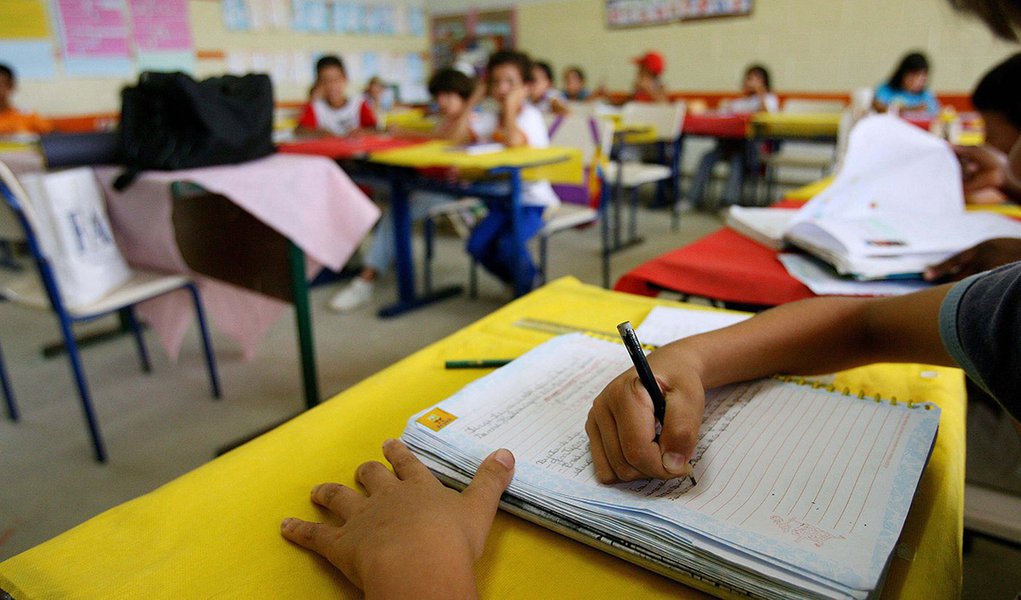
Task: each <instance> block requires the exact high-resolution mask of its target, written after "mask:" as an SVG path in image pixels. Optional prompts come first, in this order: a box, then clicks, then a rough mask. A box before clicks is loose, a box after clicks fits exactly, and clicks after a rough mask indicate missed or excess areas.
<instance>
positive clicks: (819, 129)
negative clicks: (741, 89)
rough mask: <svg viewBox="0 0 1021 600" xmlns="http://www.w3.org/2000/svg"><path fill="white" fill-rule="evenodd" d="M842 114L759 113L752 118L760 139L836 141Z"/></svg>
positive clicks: (755, 131)
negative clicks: (823, 139)
mask: <svg viewBox="0 0 1021 600" xmlns="http://www.w3.org/2000/svg"><path fill="white" fill-rule="evenodd" d="M841 116H842V115H841V114H840V113H782V112H781V113H765V112H763V113H758V114H756V115H755V116H754V117H752V123H751V125H752V131H753V132H754V134H755V135H756V136H758V137H767V138H768V137H793V138H799V137H800V138H817V137H832V138H834V139H836V137H837V131H838V130H839V129H840V118H841Z"/></svg>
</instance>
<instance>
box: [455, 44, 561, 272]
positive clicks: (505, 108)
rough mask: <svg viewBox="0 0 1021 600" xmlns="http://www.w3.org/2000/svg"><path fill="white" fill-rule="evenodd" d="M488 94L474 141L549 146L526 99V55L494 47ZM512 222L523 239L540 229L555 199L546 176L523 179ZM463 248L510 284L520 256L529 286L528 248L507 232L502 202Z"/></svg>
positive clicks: (539, 119) (474, 129) (528, 74)
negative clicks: (515, 219)
mask: <svg viewBox="0 0 1021 600" xmlns="http://www.w3.org/2000/svg"><path fill="white" fill-rule="evenodd" d="M486 73H487V77H488V82H489V94H490V97H491V99H492V100H493V102H492V103H491V105H490V106H488V107H484V111H483V112H482V114H480V115H479V118H478V119H477V120H476V121H475V122H474V123H473V124H472V134H473V135H474V137H475V140H476V141H477V142H499V143H501V144H504V145H505V146H508V147H518V146H531V147H533V148H546V147H548V146H549V132H548V130H547V129H546V123H545V121H544V120H543V118H542V113H540V112H539V109H537V108H535V107H534V106H532V105H531V104H528V102H527V99H528V84H529V82H530V81H531V78H532V61H531V59H529V58H528V55H527V54H524V53H521V52H514V51H501V52H496V53H494V54H493V55H492V56H490V58H489V64H488V66H487V67H486ZM521 204H522V207H521V211H520V214H519V221H518V225H519V228H520V231H521V234H522V239H523V240H528V239H530V238H531V237H532V236H534V235H535V234H536V233H538V232H539V229H541V228H542V223H543V221H542V215H543V212H544V211H545V210H546V208H548V207H555V206H557V205H559V204H560V199H559V198H557V195H556V193H554V191H553V187H552V186H551V185H550V184H549V182H548V181H534V182H526V183H525V184H524V189H523V190H522V195H521ZM468 252H469V253H470V254H471V255H472V256H473V257H475V259H476V260H478V261H479V262H480V263H481V264H482V266H483V267H485V268H486V270H488V271H489V272H490V273H492V274H493V275H495V276H497V277H498V278H500V279H501V280H502V281H504V282H506V283H513V282H514V281H515V280H516V278H515V277H514V268H515V264H516V263H517V260H518V259H520V261H521V268H522V270H523V271H524V273H523V278H524V280H525V281H526V282H528V286H529V287H531V285H532V284H533V282H534V281H535V275H536V268H535V264H534V263H533V262H532V257H531V255H530V253H529V252H528V249H527V248H525V247H523V246H519V245H518V244H516V243H515V240H514V236H513V232H512V231H511V213H510V210H509V207H507V206H506V205H504V204H494V205H492V206H490V207H489V214H488V215H486V217H485V218H484V219H483V220H482V221H481V222H479V224H478V225H476V226H475V229H474V230H473V231H472V234H471V237H470V238H469V239H468Z"/></svg>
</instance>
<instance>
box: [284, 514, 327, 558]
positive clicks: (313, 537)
mask: <svg viewBox="0 0 1021 600" xmlns="http://www.w3.org/2000/svg"><path fill="white" fill-rule="evenodd" d="M280 534H281V535H283V536H284V539H286V540H288V541H290V542H294V543H295V544H298V545H299V546H301V547H302V548H308V549H309V550H311V551H313V552H315V553H317V554H319V555H320V556H324V557H328V556H329V553H330V549H331V546H332V544H333V543H334V542H335V541H336V540H337V538H339V537H340V529H339V528H337V527H332V526H330V525H325V524H323V523H310V522H308V521H302V520H301V519H294V518H288V519H284V522H283V523H281V524H280Z"/></svg>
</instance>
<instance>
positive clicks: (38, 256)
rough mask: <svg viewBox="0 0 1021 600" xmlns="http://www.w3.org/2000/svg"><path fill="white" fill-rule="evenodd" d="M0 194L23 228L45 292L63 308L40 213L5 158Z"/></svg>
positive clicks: (22, 235)
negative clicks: (40, 233)
mask: <svg viewBox="0 0 1021 600" xmlns="http://www.w3.org/2000/svg"><path fill="white" fill-rule="evenodd" d="M0 198H2V202H0V204H3V208H4V209H5V210H6V211H7V212H8V214H10V216H11V217H12V218H13V219H14V220H15V221H16V222H17V223H18V225H19V227H20V229H21V239H22V240H23V241H24V242H25V244H26V245H27V246H28V249H29V252H30V253H31V254H32V258H33V259H34V260H35V263H36V267H37V268H38V270H39V277H40V280H41V281H42V282H43V285H44V287H45V288H46V295H47V296H48V297H49V300H50V303H51V304H52V305H53V306H54V308H55V309H58V310H62V308H63V303H62V302H61V300H60V294H59V292H58V291H57V285H56V277H55V276H54V275H53V269H52V267H51V266H50V262H49V260H47V258H46V254H45V253H44V252H43V249H42V246H41V245H40V243H39V239H38V238H37V237H36V234H35V226H34V223H37V222H38V217H37V216H36V214H35V210H34V208H33V206H32V201H31V200H30V199H29V197H28V192H26V191H25V188H24V187H22V185H21V182H20V181H18V178H17V177H15V175H14V172H13V171H11V169H10V168H9V167H8V166H7V165H6V164H4V163H3V162H2V161H0Z"/></svg>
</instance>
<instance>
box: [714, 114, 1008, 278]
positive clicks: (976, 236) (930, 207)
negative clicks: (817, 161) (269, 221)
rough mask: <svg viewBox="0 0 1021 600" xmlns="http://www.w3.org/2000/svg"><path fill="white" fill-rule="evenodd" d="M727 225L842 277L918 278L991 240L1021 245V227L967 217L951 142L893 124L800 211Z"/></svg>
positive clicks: (872, 132) (866, 131)
mask: <svg viewBox="0 0 1021 600" xmlns="http://www.w3.org/2000/svg"><path fill="white" fill-rule="evenodd" d="M727 224H728V225H729V226H731V227H732V228H734V229H735V230H737V231H739V232H740V233H743V234H744V235H746V236H748V237H750V238H752V239H754V240H756V241H758V242H759V243H761V244H763V245H765V246H768V247H770V248H773V249H781V248H782V247H783V246H785V245H788V244H789V245H793V246H797V247H799V248H801V249H803V250H805V251H806V252H808V253H809V254H812V255H814V256H816V257H818V258H821V259H822V260H824V261H826V262H827V263H828V264H830V265H832V266H833V267H834V269H835V270H836V272H837V273H838V274H840V275H843V276H849V277H854V278H857V279H883V278H891V277H894V278H895V277H918V276H920V275H921V274H922V273H923V272H924V271H925V269H926V268H927V267H929V266H932V265H934V264H937V263H939V262H941V261H943V260H945V259H946V258H948V257H950V256H952V255H953V254H956V253H957V252H960V251H962V250H965V249H967V248H970V247H972V246H974V245H976V244H978V243H980V242H983V241H985V240H989V239H993V238H998V237H1015V238H1021V223H1018V222H1017V221H1014V220H1012V219H1009V218H1007V217H1004V216H1002V215H997V214H993V213H983V212H966V211H965V204H964V196H963V192H962V186H961V170H960V165H959V163H958V161H957V158H956V157H955V156H954V153H953V151H952V149H951V148H950V147H949V145H947V143H946V142H944V141H943V140H940V139H939V138H937V137H935V136H933V135H931V134H929V133H927V132H925V131H923V130H921V129H919V128H917V127H915V126H913V125H910V124H908V123H906V122H904V121H903V120H901V119H899V118H897V117H895V116H890V115H882V116H873V117H868V118H865V119H863V120H862V121H860V122H859V123H858V125H857V126H856V127H855V128H854V130H853V131H852V132H851V136H850V142H849V146H848V153H847V156H846V157H845V161H844V163H843V166H842V168H841V170H840V172H839V173H838V174H837V176H836V178H835V179H834V181H833V184H832V185H830V186H829V187H828V188H826V189H825V190H824V191H822V192H821V193H820V194H818V195H817V196H815V197H814V198H812V200H810V201H809V202H808V203H807V204H805V206H803V207H802V208H800V209H798V210H789V209H786V210H785V209H769V208H743V207H733V208H731V210H730V211H729V212H728V215H727Z"/></svg>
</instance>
